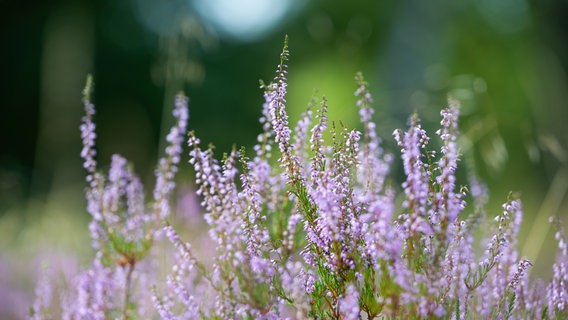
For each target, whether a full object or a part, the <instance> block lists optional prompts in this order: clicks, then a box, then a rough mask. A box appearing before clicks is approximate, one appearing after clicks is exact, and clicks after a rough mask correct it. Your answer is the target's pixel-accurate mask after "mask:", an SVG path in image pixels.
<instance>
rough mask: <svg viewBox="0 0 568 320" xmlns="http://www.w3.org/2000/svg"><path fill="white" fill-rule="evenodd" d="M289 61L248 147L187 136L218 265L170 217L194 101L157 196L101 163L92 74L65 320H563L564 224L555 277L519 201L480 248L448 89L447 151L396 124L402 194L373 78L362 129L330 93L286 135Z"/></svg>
mask: <svg viewBox="0 0 568 320" xmlns="http://www.w3.org/2000/svg"><path fill="white" fill-rule="evenodd" d="M288 56H289V52H288V46H287V42H285V44H284V48H283V51H282V53H281V56H280V64H279V65H278V67H277V70H276V76H275V78H274V79H273V81H272V82H270V83H268V84H265V83H262V82H261V88H262V89H263V90H264V99H265V101H264V104H263V106H262V116H261V118H260V123H261V125H262V131H261V133H260V134H259V135H258V141H257V144H256V145H255V146H254V148H253V150H252V151H251V152H248V151H247V150H245V149H244V148H241V149H237V148H233V150H231V151H230V152H228V153H225V154H224V155H223V156H222V158H221V160H219V159H218V158H217V157H216V156H215V154H214V149H213V147H212V146H211V145H210V146H208V147H203V146H202V144H201V141H200V139H199V138H198V137H197V136H196V134H195V133H194V132H190V133H189V134H188V140H187V142H188V146H189V159H190V160H189V163H190V165H191V166H193V169H194V171H195V184H196V186H197V194H198V195H199V197H200V199H201V206H202V208H203V210H204V218H205V221H206V223H207V224H208V226H209V229H208V235H209V237H210V239H211V241H212V244H213V246H214V249H212V250H211V251H210V254H211V255H212V259H211V261H200V260H199V259H198V258H197V255H196V254H195V252H194V248H193V247H192V246H191V245H190V243H189V242H187V241H185V240H184V239H183V236H182V233H181V232H180V231H179V229H178V228H176V226H175V225H174V224H173V223H171V222H170V221H171V220H172V219H171V214H170V211H171V209H170V200H169V198H170V195H171V193H172V190H173V189H174V175H175V173H176V170H177V165H178V163H179V161H180V154H181V152H182V148H181V143H182V140H183V136H184V134H185V129H186V121H187V115H188V112H187V99H186V98H185V97H184V96H182V95H180V96H178V97H177V98H176V104H175V109H174V116H175V117H176V119H177V123H176V124H175V125H174V127H173V128H172V130H171V131H170V134H169V135H168V137H167V140H168V142H169V145H168V147H167V149H166V156H165V157H164V158H162V159H161V160H160V162H159V164H158V168H157V170H156V178H157V182H156V186H155V189H154V192H153V199H152V201H150V202H149V204H147V203H146V202H145V200H144V192H143V188H142V185H141V183H140V180H139V179H138V178H137V177H136V176H135V174H134V173H133V171H132V168H131V166H130V165H129V164H128V163H127V161H126V160H125V159H124V158H122V157H120V156H118V155H115V156H113V157H112V160H111V165H110V169H109V172H108V175H104V174H103V173H102V172H100V171H99V170H98V169H97V163H96V160H95V149H94V144H95V143H94V142H95V126H94V123H93V115H94V107H93V105H92V104H91V100H90V92H91V87H92V85H91V83H90V82H88V84H87V87H86V89H85V100H84V103H85V111H86V116H85V117H84V118H83V124H82V126H81V133H82V138H83V145H84V148H83V151H82V157H83V159H84V160H85V162H84V166H85V168H86V169H87V182H88V187H87V190H86V195H87V200H88V208H87V209H88V211H89V213H90V214H91V215H92V222H91V223H90V225H89V230H90V232H91V238H92V239H93V248H94V249H95V250H96V254H95V258H94V260H93V263H92V266H91V267H90V268H88V269H87V270H85V271H83V272H81V273H80V274H79V275H77V276H76V278H74V280H72V281H73V284H74V285H73V286H71V289H70V290H68V291H66V292H63V293H62V298H61V299H60V300H61V302H62V304H61V309H62V317H63V318H66V319H76V318H80V319H83V318H88V319H114V318H120V319H134V318H156V317H158V316H159V317H160V318H163V319H195V318H212V319H241V318H245V319H279V318H296V319H305V318H315V319H373V318H380V319H383V318H388V319H391V318H394V319H398V318H400V319H423V318H448V319H450V318H451V319H477V318H482V319H486V318H492V319H506V318H522V319H525V318H531V319H532V318H543V319H552V318H564V317H568V312H567V311H566V309H567V308H568V304H567V303H568V301H567V300H568V287H567V283H568V282H567V281H568V272H567V268H568V256H567V242H566V239H565V237H564V232H563V230H562V228H561V224H560V223H558V222H557V223H556V225H557V226H558V232H557V234H556V238H557V239H558V243H559V249H560V250H559V254H558V257H557V261H556V263H555V264H554V266H553V271H554V272H553V278H552V281H551V282H550V283H549V284H545V282H543V281H536V282H534V283H530V282H529V279H528V274H529V271H530V267H531V266H532V262H530V261H529V260H527V259H525V258H522V257H519V253H518V252H517V251H516V245H517V241H518V233H519V228H520V225H521V221H522V214H523V212H522V205H521V202H520V200H519V199H517V198H516V197H514V196H512V195H509V197H508V198H507V200H506V202H505V203H504V204H503V210H502V212H500V213H499V214H498V215H497V216H496V217H495V219H494V221H493V223H492V224H491V227H489V228H488V230H489V231H488V236H487V238H486V239H483V240H481V246H482V247H483V248H485V250H484V252H483V253H482V254H481V255H480V256H479V255H476V254H475V251H476V250H475V249H476V247H478V246H479V245H478V244H477V243H476V239H475V237H474V232H475V230H476V229H478V228H479V227H480V226H482V225H483V226H485V225H486V224H487V223H488V222H487V221H488V219H487V218H488V213H487V212H486V209H485V205H486V203H487V191H486V188H485V187H484V186H483V184H481V183H480V182H478V181H477V180H476V179H475V177H474V176H472V177H471V178H470V187H469V188H466V187H458V185H457V180H456V170H457V167H458V162H459V147H458V144H457V137H458V134H459V132H458V118H459V111H460V107H459V103H458V102H457V101H455V100H453V99H449V102H448V107H447V108H445V109H443V110H442V111H441V112H440V115H441V122H440V124H441V127H440V129H439V130H438V131H436V136H437V139H438V140H439V145H440V146H441V147H440V148H439V150H436V149H437V148H435V147H431V146H430V138H429V136H428V135H427V133H426V131H425V130H424V129H423V128H422V126H421V123H420V119H419V118H418V116H417V115H412V116H411V117H410V120H409V122H408V128H407V129H406V130H402V129H401V130H396V131H395V132H394V133H393V135H394V138H395V140H396V142H397V143H398V146H399V147H400V157H401V159H402V165H403V170H404V182H403V183H402V185H401V187H402V191H401V192H399V193H400V195H399V197H398V198H400V199H402V201H401V202H399V200H397V198H396V197H395V195H396V193H397V191H398V188H395V187H394V186H392V181H391V180H390V179H389V178H388V176H389V168H390V165H391V163H392V162H393V161H394V159H395V157H394V156H393V155H392V154H390V153H387V152H385V151H384V150H383V149H382V147H381V140H380V139H379V137H378V136H377V135H376V125H375V123H374V122H373V120H372V118H373V112H374V110H373V108H372V104H373V98H372V96H371V94H370V92H369V90H368V85H367V83H366V82H365V80H364V78H363V76H362V75H361V74H357V75H356V77H355V82H356V91H355V96H357V98H358V100H357V103H356V106H355V107H354V110H355V108H358V111H359V115H360V120H361V128H362V129H361V131H358V130H355V129H348V128H346V127H344V126H343V125H342V124H340V123H339V124H335V123H334V122H330V121H329V119H328V117H327V109H328V106H327V101H326V99H325V97H322V98H321V99H319V100H317V99H315V100H314V101H312V103H310V105H309V107H308V109H307V111H306V112H305V113H304V114H303V115H302V117H301V119H300V120H299V121H298V123H297V125H296V126H295V127H294V129H291V126H290V124H289V121H288V116H287V113H286V91H287V79H286V76H287V66H286V63H287V60H288ZM326 131H331V134H330V135H329V136H326V135H324V133H325V132H326ZM325 137H329V138H325ZM468 199H471V200H470V201H471V206H470V207H471V208H470V209H468V208H467V207H468V204H467V202H466V200H468ZM489 221H491V220H489ZM161 235H165V236H166V238H167V239H168V240H169V245H168V246H165V247H161V249H163V248H169V250H171V252H172V254H173V256H174V259H173V265H172V266H171V268H170V271H169V275H167V276H166V279H165V281H163V280H162V279H161V277H160V276H159V275H158V268H157V260H158V259H157V257H156V256H155V252H156V247H157V246H156V243H157V242H158V241H160V239H161ZM49 292H50V290H49V288H48V286H47V283H46V282H45V281H44V282H41V285H40V286H38V300H37V302H36V304H34V306H33V308H32V309H33V310H32V316H31V317H32V318H49V315H50V314H52V312H53V308H51V307H50V303H49V302H50V300H49V297H47V296H46V294H44V293H47V294H48V293H49Z"/></svg>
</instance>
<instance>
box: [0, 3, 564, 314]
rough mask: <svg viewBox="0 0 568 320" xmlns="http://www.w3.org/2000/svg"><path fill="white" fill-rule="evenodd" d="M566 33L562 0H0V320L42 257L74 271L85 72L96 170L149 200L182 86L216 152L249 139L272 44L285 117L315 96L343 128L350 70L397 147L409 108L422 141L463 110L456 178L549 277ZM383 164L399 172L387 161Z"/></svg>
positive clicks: (558, 187) (560, 160) (82, 235)
mask: <svg viewBox="0 0 568 320" xmlns="http://www.w3.org/2000/svg"><path fill="white" fill-rule="evenodd" d="M565 30H568V1H566V0H557V1H552V0H542V1H536V0H532V1H529V0H499V1H495V0H461V1H442V0H438V1H430V2H426V1H420V0H409V1H362V0H355V1H323V0H322V1H316V0H312V1H308V0H304V1H299V0H297V1H296V0H278V1H269V0H240V1H231V0H193V1H191V0H183V1H182V0H168V1H152V0H124V1H109V0H104V1H41V2H36V3H31V2H20V1H16V0H0V45H1V50H0V65H1V66H2V68H1V70H2V77H1V79H2V80H1V81H2V85H1V86H0V98H1V100H0V101H1V102H0V121H1V123H0V130H1V134H0V143H1V145H0V301H1V302H0V318H3V319H4V318H10V317H14V318H18V317H19V316H21V314H22V313H21V312H22V310H26V309H27V307H28V306H29V304H30V303H31V301H32V297H33V285H34V282H35V279H36V276H37V270H38V269H39V268H38V266H39V264H40V261H42V260H45V259H50V258H49V257H58V258H57V259H58V260H65V259H70V258H69V257H71V256H74V255H77V256H78V257H79V258H78V259H79V261H88V257H89V254H90V251H89V250H88V248H89V239H88V234H87V226H86V223H87V221H88V220H89V216H88V214H87V212H86V210H85V209H84V205H85V201H84V199H83V188H84V186H85V183H84V182H83V181H84V171H83V169H82V166H81V159H80V158H79V151H80V148H81V145H80V137H79V131H78V127H79V123H80V118H81V116H82V112H83V110H82V105H81V102H80V101H81V100H80V99H81V90H82V88H83V85H84V81H85V77H86V75H87V74H88V73H92V74H93V75H94V78H95V83H96V85H95V95H94V99H95V103H96V107H97V115H96V123H97V132H98V139H97V147H98V151H99V155H98V159H99V162H100V165H101V166H103V167H105V166H107V165H108V163H109V159H110V155H111V154H113V153H117V152H118V153H120V154H122V155H124V156H126V157H127V158H128V159H130V160H131V161H132V162H133V163H135V166H136V170H137V172H138V173H139V174H140V175H141V176H142V177H143V179H144V180H145V181H147V186H146V188H147V189H148V190H151V188H152V187H151V186H152V183H153V168H154V164H155V162H156V159H157V157H158V156H159V155H160V154H161V151H160V150H162V145H161V141H163V137H164V134H165V132H166V131H167V130H168V128H169V126H170V124H171V121H172V118H171V116H170V110H171V105H172V103H173V97H174V95H175V94H176V93H177V92H178V91H180V90H183V91H185V92H186V93H187V94H188V95H189V97H190V110H191V112H190V113H191V118H190V124H189V128H190V129H193V130H195V131H196V132H197V134H198V136H199V137H201V138H202V140H203V141H204V143H209V142H212V143H214V144H215V145H216V146H217V151H218V152H219V153H222V152H223V151H227V150H229V148H230V147H231V146H232V145H233V144H236V145H237V146H240V145H244V146H251V145H252V144H253V143H254V142H255V138H256V135H257V133H258V132H259V130H260V126H259V124H258V121H257V120H258V117H259V116H260V108H261V104H262V101H263V99H262V92H261V90H260V89H259V88H258V80H259V79H264V80H266V81H270V80H271V79H272V77H273V71H274V69H275V67H276V65H277V63H278V55H279V52H280V50H281V47H282V42H283V38H284V35H285V34H288V35H289V37H290V50H291V59H290V61H289V66H290V69H289V72H290V74H289V95H288V102H289V103H288V107H289V112H290V114H291V115H290V116H291V119H292V121H294V120H296V119H298V116H299V114H300V112H302V111H303V110H304V109H305V107H306V105H307V103H308V101H309V100H310V98H311V97H312V95H313V93H314V90H317V92H318V95H322V94H323V95H325V96H326V97H327V98H328V100H329V105H330V118H331V119H335V120H341V121H342V122H344V123H345V124H346V125H348V126H357V118H358V115H357V112H356V109H355V107H354V103H355V97H354V96H353V91H354V89H355V86H354V82H353V76H354V75H355V73H356V72H357V71H362V72H363V73H364V74H365V76H366V79H367V80H368V81H369V82H370V83H371V92H372V93H373V94H374V98H375V107H376V111H377V112H376V114H375V120H376V122H377V123H378V130H379V133H380V135H381V137H383V140H384V146H385V148H386V149H387V150H388V151H389V152H392V153H394V154H395V155H398V154H399V151H398V149H397V148H396V146H395V145H394V143H393V141H392V138H391V133H392V131H393V130H394V129H395V128H400V127H405V125H406V119H407V118H408V116H409V115H410V114H411V113H412V112H414V111H416V112H418V113H419V115H420V117H421V118H422V120H423V123H424V126H425V127H426V128H427V129H428V130H429V132H430V133H431V135H433V132H434V131H435V129H436V128H437V126H438V123H439V111H440V109H441V108H443V107H444V106H445V105H446V97H447V95H451V96H453V97H455V98H457V99H458V100H460V101H461V103H462V105H463V106H462V118H461V123H460V126H461V128H460V130H461V132H462V133H463V137H462V139H461V140H460V146H461V150H462V153H463V161H462V163H461V165H462V167H461V169H460V172H459V175H460V177H464V176H465V173H466V172H467V171H468V170H472V171H474V172H476V173H477V174H478V175H479V177H480V178H481V179H482V180H483V181H485V183H487V184H488V186H489V189H490V193H491V197H492V198H491V199H492V200H491V203H490V211H489V214H490V215H495V214H496V213H497V212H499V211H497V210H500V209H499V205H500V203H502V202H503V201H504V200H505V199H506V196H507V194H508V192H509V191H511V190H512V191H514V192H518V193H519V194H520V195H521V197H522V200H523V203H524V207H525V214H526V216H525V221H524V224H523V228H522V239H521V241H520V244H519V250H520V251H521V254H522V255H524V256H527V257H528V258H529V259H531V260H532V261H533V262H535V265H536V266H535V267H534V270H533V272H534V273H535V274H538V275H540V276H543V277H548V276H549V274H550V271H549V270H550V265H551V263H552V260H553V258H554V257H553V252H554V250H555V242H554V241H553V239H552V236H551V235H552V232H550V230H549V227H550V225H549V224H548V222H547V220H548V217H549V216H554V215H559V216H565V215H566V213H567V208H568V199H567V197H566V191H567V189H568V171H567V169H568V166H567V163H568V151H567V146H568V130H566V123H567V121H568V74H567V71H568V41H567V40H568V33H567V32H566V31H565ZM181 169H182V174H181V175H182V179H181V183H182V184H183V183H187V182H183V181H186V180H188V179H189V178H188V177H189V176H190V173H189V166H186V165H183V164H182V166H181ZM392 171H393V172H394V174H395V179H398V180H400V179H401V178H400V177H401V172H402V171H401V169H400V164H398V163H396V164H395V165H394V166H393V169H392ZM184 178H185V180H184ZM461 182H462V183H465V182H466V181H465V180H463V181H461ZM397 183H398V182H397ZM46 257H48V258H46Z"/></svg>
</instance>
